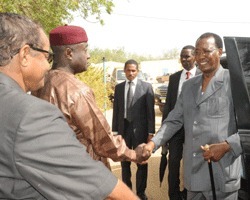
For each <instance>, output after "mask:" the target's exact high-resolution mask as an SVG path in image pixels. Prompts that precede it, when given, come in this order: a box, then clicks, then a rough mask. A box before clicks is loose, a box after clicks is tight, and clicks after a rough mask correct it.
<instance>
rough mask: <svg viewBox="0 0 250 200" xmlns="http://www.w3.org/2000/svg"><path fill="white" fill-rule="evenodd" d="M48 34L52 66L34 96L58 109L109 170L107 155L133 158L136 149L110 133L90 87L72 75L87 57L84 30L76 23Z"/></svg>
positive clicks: (131, 159) (134, 157)
mask: <svg viewBox="0 0 250 200" xmlns="http://www.w3.org/2000/svg"><path fill="white" fill-rule="evenodd" d="M49 37H50V44H51V48H52V50H53V52H54V61H53V66H52V70H50V71H49V73H48V76H47V77H46V81H45V86H44V88H42V89H41V90H39V91H38V93H37V94H36V96H38V97H39V98H42V99H44V100H47V101H49V102H51V103H52V104H54V105H56V106H58V107H59V108H60V109H61V111H62V112H63V113H64V116H65V117H66V119H67V121H68V123H69V125H70V127H71V128H72V129H73V130H74V131H75V133H76V136H77V138H78V140H79V141H80V142H81V143H82V144H84V145H85V146H86V147H87V152H88V153H89V154H90V155H91V156H92V158H93V159H95V160H100V161H102V162H103V163H104V164H105V165H106V166H107V167H108V168H109V169H110V165H109V162H108V159H107V158H111V159H112V160H114V161H136V159H137V158H136V153H135V151H134V150H130V149H128V147H127V146H126V143H125V141H124V139H123V138H122V137H121V136H120V135H116V136H113V134H112V132H111V129H110V126H109V124H108V122H107V120H106V118H105V117H104V115H103V113H102V112H101V111H100V109H99V108H98V107H97V105H96V102H95V98H94V93H93V91H92V89H91V88H90V87H89V86H87V85H86V84H84V83H83V82H82V81H80V80H78V79H77V78H75V74H77V73H80V72H84V71H86V70H87V66H88V63H87V62H88V59H89V58H90V55H89V53H88V43H87V42H88V37H87V34H86V32H85V30H84V29H83V28H81V27H79V26H67V25H66V26H59V27H57V28H55V29H53V30H52V31H51V32H50V35H49Z"/></svg>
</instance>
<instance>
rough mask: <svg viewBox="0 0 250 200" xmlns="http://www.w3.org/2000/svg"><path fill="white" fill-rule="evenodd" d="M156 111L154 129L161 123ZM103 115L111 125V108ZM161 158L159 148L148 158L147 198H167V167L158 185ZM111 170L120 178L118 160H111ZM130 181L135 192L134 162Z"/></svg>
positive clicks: (156, 109) (159, 114)
mask: <svg viewBox="0 0 250 200" xmlns="http://www.w3.org/2000/svg"><path fill="white" fill-rule="evenodd" d="M155 113H156V130H158V129H159V127H160V125H161V112H160V111H159V108H158V107H155ZM105 116H106V118H107V120H108V121H109V123H110V125H111V121H112V110H108V111H106V112H105ZM160 159H161V149H158V150H157V151H156V152H155V153H154V154H153V155H152V156H151V158H150V159H149V161H148V182H147V190H146V194H147V196H148V199H149V200H168V199H169V198H168V184H167V177H168V168H167V169H166V171H165V176H164V180H163V182H162V185H161V187H160V181H159V166H160ZM111 166H112V172H113V173H114V174H115V176H116V177H118V178H119V179H121V166H120V163H119V162H112V161H111ZM131 166H132V167H131V168H132V182H133V191H134V192H135V173H136V168H137V167H136V164H134V163H132V165H131ZM180 171H181V177H182V176H183V172H182V166H181V170H180ZM181 189H183V182H182V178H181Z"/></svg>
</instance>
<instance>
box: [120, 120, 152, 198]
mask: <svg viewBox="0 0 250 200" xmlns="http://www.w3.org/2000/svg"><path fill="white" fill-rule="evenodd" d="M133 133H134V130H133V122H128V121H127V120H125V135H124V139H125V141H126V145H127V147H128V148H130V149H134V148H136V147H137V141H136V139H135V138H134V134H133ZM121 167H122V181H123V182H124V183H125V184H126V185H127V186H128V187H129V188H131V189H132V182H131V176H132V174H131V162H128V161H124V162H121ZM147 178H148V164H145V165H140V164H137V171H136V193H137V194H138V195H140V194H144V192H145V190H146V187H147Z"/></svg>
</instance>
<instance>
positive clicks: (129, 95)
mask: <svg viewBox="0 0 250 200" xmlns="http://www.w3.org/2000/svg"><path fill="white" fill-rule="evenodd" d="M128 84H129V88H128V93H127V120H128V121H129V122H131V121H132V100H133V90H132V82H131V81H129V82H128Z"/></svg>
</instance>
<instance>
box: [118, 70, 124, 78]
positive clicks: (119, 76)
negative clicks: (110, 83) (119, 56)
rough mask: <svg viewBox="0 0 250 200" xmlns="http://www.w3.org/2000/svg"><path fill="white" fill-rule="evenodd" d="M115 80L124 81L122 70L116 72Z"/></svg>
mask: <svg viewBox="0 0 250 200" xmlns="http://www.w3.org/2000/svg"><path fill="white" fill-rule="evenodd" d="M117 80H126V76H125V72H124V71H123V70H117Z"/></svg>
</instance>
